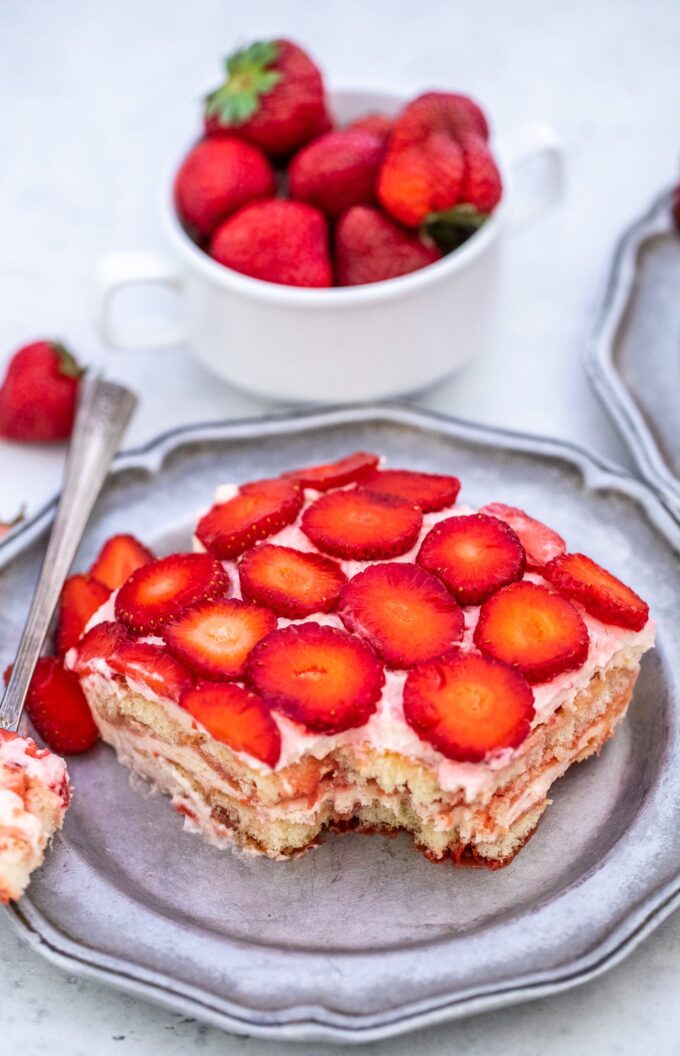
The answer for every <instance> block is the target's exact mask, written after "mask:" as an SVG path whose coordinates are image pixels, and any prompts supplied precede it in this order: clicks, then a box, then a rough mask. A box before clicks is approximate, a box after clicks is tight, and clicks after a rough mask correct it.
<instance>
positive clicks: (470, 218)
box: [420, 204, 489, 253]
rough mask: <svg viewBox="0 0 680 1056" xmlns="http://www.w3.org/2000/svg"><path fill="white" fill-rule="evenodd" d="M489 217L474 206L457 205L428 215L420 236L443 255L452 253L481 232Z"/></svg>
mask: <svg viewBox="0 0 680 1056" xmlns="http://www.w3.org/2000/svg"><path fill="white" fill-rule="evenodd" d="M488 215H489V214H488V213H480V212H479V210H478V209H475V207H474V205H467V204H463V205H455V206H453V208H452V209H443V210H442V211H441V212H439V213H428V215H427V216H426V217H425V219H424V220H423V223H422V225H421V228H420V235H421V238H422V239H423V240H424V241H425V242H427V243H429V244H430V245H432V244H433V243H434V245H435V246H436V247H437V249H440V250H441V252H442V253H452V252H453V250H454V249H458V247H459V246H462V245H463V243H464V242H467V240H468V238H470V236H471V235H474V233H475V231H478V230H479V228H480V227H481V226H482V224H484V223H485V221H486V220H487V218H488Z"/></svg>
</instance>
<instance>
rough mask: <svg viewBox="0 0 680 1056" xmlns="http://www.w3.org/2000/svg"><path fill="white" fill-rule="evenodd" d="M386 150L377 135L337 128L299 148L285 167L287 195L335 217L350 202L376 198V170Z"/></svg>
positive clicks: (350, 204) (358, 203)
mask: <svg viewBox="0 0 680 1056" xmlns="http://www.w3.org/2000/svg"><path fill="white" fill-rule="evenodd" d="M384 153H385V146H384V143H383V141H382V139H380V137H379V136H374V135H373V134H372V133H371V132H362V131H352V130H350V129H340V130H338V131H337V132H327V133H326V135H324V136H319V138H318V139H315V140H314V141H313V142H312V143H309V144H308V145H307V146H306V147H303V148H302V150H301V151H299V152H298V153H297V154H296V155H295V157H294V158H293V160H292V161H291V163H290V166H289V167H288V186H289V189H290V197H291V198H297V199H299V200H300V201H301V202H309V203H310V205H315V206H316V207H317V209H321V211H322V212H324V213H325V214H326V216H330V217H332V218H335V217H337V216H340V213H342V212H343V211H344V210H345V209H349V208H350V206H352V205H364V204H367V203H369V202H374V201H375V184H376V180H377V178H378V169H379V167H380V162H381V161H382V157H383V154H384Z"/></svg>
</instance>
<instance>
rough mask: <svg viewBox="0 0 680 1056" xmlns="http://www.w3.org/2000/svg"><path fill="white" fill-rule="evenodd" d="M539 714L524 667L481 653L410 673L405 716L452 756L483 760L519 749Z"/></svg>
mask: <svg viewBox="0 0 680 1056" xmlns="http://www.w3.org/2000/svg"><path fill="white" fill-rule="evenodd" d="M533 716H534V697H533V693H532V691H531V686H530V685H529V683H528V682H527V680H526V679H525V678H524V676H523V675H522V674H520V672H519V671H515V670H513V668H511V667H508V666H507V664H502V663H500V662H499V661H498V660H493V659H491V657H488V656H478V655H477V654H476V653H463V652H458V653H455V654H452V655H451V656H449V657H446V658H445V659H443V660H435V661H434V662H433V663H430V664H423V665H422V666H421V667H415V668H414V669H413V670H412V671H409V673H408V676H407V678H406V684H405V686H404V718H405V719H406V721H407V723H408V724H409V726H411V727H412V728H413V729H414V730H415V731H416V733H417V734H418V736H419V737H420V738H421V740H423V741H427V742H428V743H429V744H431V745H433V747H435V748H436V749H437V750H438V751H440V752H441V753H442V754H443V755H445V756H446V757H447V758H448V759H455V760H456V761H457V762H470V763H478V762H481V761H482V760H483V759H485V758H486V756H487V755H489V754H490V753H492V752H495V751H498V750H499V749H501V748H516V747H517V745H518V744H521V743H522V741H523V740H524V739H525V737H526V736H527V734H528V733H529V729H530V725H531V720H532V718H533Z"/></svg>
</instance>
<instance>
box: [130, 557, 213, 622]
mask: <svg viewBox="0 0 680 1056" xmlns="http://www.w3.org/2000/svg"><path fill="white" fill-rule="evenodd" d="M228 590H229V577H228V575H227V573H226V572H225V571H224V569H223V568H222V565H221V564H220V563H219V561H216V560H215V558H214V557H211V556H210V554H171V555H170V557H162V558H159V559H158V560H157V561H151V562H150V563H149V564H148V565H143V566H142V567H141V568H138V569H137V571H136V572H133V573H132V575H131V576H130V578H129V579H128V580H127V582H126V583H124V584H123V586H122V587H121V588H120V590H119V592H118V595H117V596H116V616H117V617H118V619H119V620H120V621H121V623H124V624H125V626H126V627H127V628H128V630H130V631H133V632H134V633H135V634H153V633H154V631H158V630H159V629H160V628H161V627H162V626H163V624H165V623H167V622H168V621H169V620H172V619H174V618H175V617H176V616H179V615H180V613H182V612H183V611H184V609H187V608H189V607H190V606H191V605H197V604H198V602H200V601H208V600H209V599H211V598H219V597H223V596H224V595H225V594H226V593H227V591H228Z"/></svg>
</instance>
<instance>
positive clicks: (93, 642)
mask: <svg viewBox="0 0 680 1056" xmlns="http://www.w3.org/2000/svg"><path fill="white" fill-rule="evenodd" d="M132 640H133V639H131V638H130V636H129V634H128V633H127V631H126V630H124V628H123V627H121V626H120V624H119V623H113V621H111V622H107V623H98V624H97V625H96V626H95V627H93V628H92V630H91V631H88V632H87V634H85V635H83V637H82V638H81V639H80V641H79V642H78V645H77V649H76V658H75V662H74V664H73V671H74V673H75V674H76V675H80V676H83V675H89V674H92V672H94V671H96V670H97V661H100V660H104V661H106V662H108V659H109V657H110V656H112V655H113V653H114V652H115V650H116V648H117V646H118V644H119V643H120V642H124V641H132Z"/></svg>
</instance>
